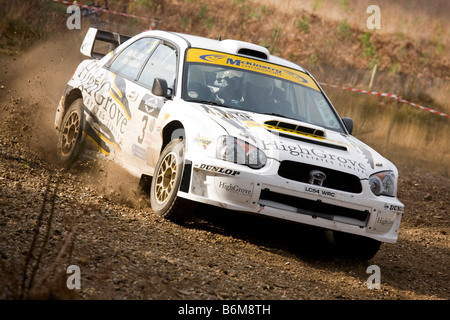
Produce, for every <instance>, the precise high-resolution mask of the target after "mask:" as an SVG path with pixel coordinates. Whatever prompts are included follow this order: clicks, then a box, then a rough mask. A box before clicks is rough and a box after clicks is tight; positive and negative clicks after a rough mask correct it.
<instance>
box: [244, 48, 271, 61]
mask: <svg viewBox="0 0 450 320" xmlns="http://www.w3.org/2000/svg"><path fill="white" fill-rule="evenodd" d="M238 53H239V54H243V55H246V56H250V57H255V58H259V59H264V60H267V54H265V53H264V52H261V51H256V50H252V49H247V48H242V49H240V50H239V51H238Z"/></svg>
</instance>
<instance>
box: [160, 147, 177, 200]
mask: <svg viewBox="0 0 450 320" xmlns="http://www.w3.org/2000/svg"><path fill="white" fill-rule="evenodd" d="M176 179H177V159H176V156H175V155H174V154H173V152H170V153H168V154H167V155H166V156H165V158H164V160H163V161H162V163H161V165H160V166H159V169H158V173H157V175H156V199H157V200H158V202H160V203H164V202H165V201H167V200H168V199H169V197H170V195H171V193H172V191H173V189H174V185H175V182H176Z"/></svg>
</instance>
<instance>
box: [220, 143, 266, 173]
mask: <svg viewBox="0 0 450 320" xmlns="http://www.w3.org/2000/svg"><path fill="white" fill-rule="evenodd" d="M216 157H217V158H218V159H221V160H225V161H230V162H234V163H237V164H245V165H247V166H249V167H250V168H252V169H260V168H262V167H264V166H265V165H266V162H267V157H266V155H265V154H264V152H263V151H261V150H260V149H258V148H257V147H255V146H254V145H252V144H250V143H248V142H245V141H243V140H240V139H238V138H236V137H231V136H221V137H219V139H218V140H217V149H216Z"/></svg>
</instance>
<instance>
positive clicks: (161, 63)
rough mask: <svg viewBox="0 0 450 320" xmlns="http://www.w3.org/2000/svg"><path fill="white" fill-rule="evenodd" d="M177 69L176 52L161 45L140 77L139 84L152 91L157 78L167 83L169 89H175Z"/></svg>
mask: <svg viewBox="0 0 450 320" xmlns="http://www.w3.org/2000/svg"><path fill="white" fill-rule="evenodd" d="M176 67H177V54H176V51H175V50H174V49H173V48H171V47H169V46H167V45H164V44H160V45H159V46H158V47H157V48H156V50H155V51H154V52H153V54H152V56H151V57H150V59H149V60H148V62H147V64H146V65H145V67H144V70H143V71H142V73H141V76H140V77H139V82H141V83H142V84H144V85H146V86H147V87H149V88H150V89H151V88H152V86H153V80H154V79H155V78H161V79H164V80H166V81H167V85H168V87H169V88H172V89H173V87H174V83H175V77H176Z"/></svg>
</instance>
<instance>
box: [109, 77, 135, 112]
mask: <svg viewBox="0 0 450 320" xmlns="http://www.w3.org/2000/svg"><path fill="white" fill-rule="evenodd" d="M126 89H127V88H126V82H125V79H123V78H122V77H118V76H116V75H115V74H114V73H113V82H112V86H111V89H110V90H109V93H110V94H111V97H113V99H114V100H116V102H117V104H118V105H119V106H120V107H121V108H122V109H123V111H124V112H125V115H126V117H127V118H128V120H131V112H130V108H129V107H128V99H127V98H126V97H125V92H126Z"/></svg>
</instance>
